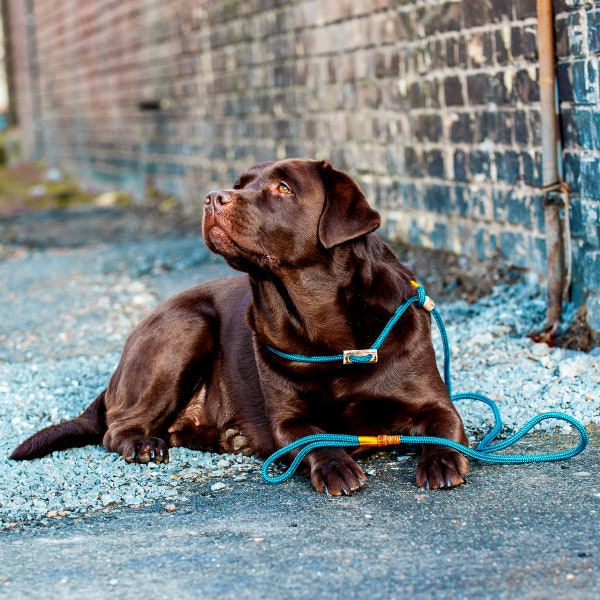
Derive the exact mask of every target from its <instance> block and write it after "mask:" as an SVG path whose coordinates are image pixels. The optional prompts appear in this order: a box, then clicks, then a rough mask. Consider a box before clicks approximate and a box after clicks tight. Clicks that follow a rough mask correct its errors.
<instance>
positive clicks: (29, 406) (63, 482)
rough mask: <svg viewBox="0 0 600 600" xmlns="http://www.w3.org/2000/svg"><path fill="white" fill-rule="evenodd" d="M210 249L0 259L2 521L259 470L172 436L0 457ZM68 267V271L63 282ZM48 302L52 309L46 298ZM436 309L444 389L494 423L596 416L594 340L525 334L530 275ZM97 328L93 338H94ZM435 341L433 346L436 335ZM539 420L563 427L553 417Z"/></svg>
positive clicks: (76, 406) (508, 426)
mask: <svg viewBox="0 0 600 600" xmlns="http://www.w3.org/2000/svg"><path fill="white" fill-rule="evenodd" d="M169 252H171V253H172V254H173V255H179V256H183V258H182V259H181V260H182V261H183V262H182V263H178V262H177V260H176V259H175V258H173V262H172V263H169V264H168V265H167V266H166V267H165V263H164V262H163V263H161V264H157V262H156V261H157V260H159V259H158V258H157V257H158V256H162V257H163V259H162V260H163V261H164V260H165V259H164V257H165V256H169ZM194 253H195V254H194ZM144 257H145V258H144ZM211 260H212V259H209V258H208V257H207V255H206V253H205V250H198V249H197V241H196V240H191V241H189V240H173V239H169V240H154V241H151V242H148V243H147V244H146V246H143V247H142V246H140V245H132V246H128V247H127V248H117V249H115V248H111V247H108V248H106V249H104V250H103V252H102V253H100V254H99V253H98V250H97V249H76V250H70V251H69V253H68V255H66V256H64V257H63V256H62V255H61V251H53V252H46V253H36V252H33V253H31V254H30V255H28V254H27V253H26V254H24V255H19V256H17V255H15V256H13V257H12V258H10V259H9V260H6V261H3V262H2V263H0V271H1V273H0V274H1V275H2V276H3V277H6V279H3V281H7V282H9V283H8V287H7V288H6V289H5V290H4V292H2V298H0V299H1V300H2V305H3V307H4V309H3V310H4V311H5V312H4V314H3V315H2V321H3V323H4V326H3V327H4V329H3V330H1V331H0V347H2V346H3V348H4V350H3V352H2V355H1V356H0V522H1V525H2V527H3V528H11V527H14V526H15V525H16V524H18V523H22V522H27V521H30V522H36V523H41V524H43V523H47V522H49V520H50V519H54V518H60V517H64V518H70V517H71V518H75V517H79V516H82V515H86V514H92V513H96V512H98V511H104V512H109V511H115V510H119V509H120V508H121V507H125V506H128V507H135V506H142V505H148V504H153V503H162V504H163V505H164V506H165V509H166V510H177V507H178V506H179V505H180V504H181V503H185V502H186V500H187V499H188V495H189V494H190V493H191V490H192V489H194V490H195V493H197V490H198V488H199V486H200V487H201V488H202V489H204V490H206V493H208V494H213V493H218V492H219V490H221V489H225V488H226V487H227V485H228V482H231V481H233V480H240V479H243V478H257V479H258V478H259V477H260V476H259V473H258V471H259V468H260V464H259V463H258V461H256V460H255V459H253V458H249V457H243V456H233V455H214V454H208V453H202V452H192V451H188V450H185V449H173V450H172V451H171V462H170V463H169V464H167V465H159V466H157V465H152V464H150V465H128V464H126V463H125V462H124V461H122V460H121V459H120V458H119V457H117V456H116V455H114V454H108V453H106V452H105V451H104V450H103V449H102V448H100V447H86V448H80V449H74V450H69V451H65V452H61V453H56V454H54V455H52V456H49V457H46V458H43V459H40V460H35V461H31V462H13V461H10V460H9V459H8V455H9V453H10V451H11V450H12V449H13V448H14V447H15V446H16V445H17V444H18V443H19V442H20V441H22V440H23V439H24V438H25V437H27V436H29V435H30V434H31V433H33V432H34V431H37V430H38V429H40V428H41V427H44V426H46V425H49V424H51V423H57V422H59V421H61V420H64V419H67V418H71V417H73V416H74V415H76V414H78V413H79V412H80V411H81V410H82V409H83V408H85V407H86V406H87V405H88V404H89V403H90V401H91V400H92V399H93V398H94V397H95V396H96V394H97V393H98V392H99V391H101V390H102V389H103V388H104V386H105V385H106V382H107V380H108V378H109V376H110V374H111V373H112V371H113V369H114V367H115V365H116V364H117V361H118V357H119V354H118V352H119V350H118V348H119V347H120V345H121V344H122V342H123V339H124V337H125V335H126V334H127V332H128V331H129V330H130V328H131V325H132V323H133V322H136V321H138V320H139V319H140V318H141V317H142V316H143V315H144V314H146V313H147V312H148V310H150V308H151V306H153V305H155V304H156V302H158V301H159V300H160V299H162V298H164V297H165V296H168V295H170V294H172V293H174V292H176V291H178V290H179V289H182V288H183V287H189V286H191V285H193V284H194V283H196V282H198V281H201V280H202V279H206V278H212V277H218V276H225V275H229V274H231V273H230V271H228V270H227V269H226V267H225V266H223V265H221V264H219V263H215V262H214V261H212V262H211ZM109 263H110V264H109ZM112 263H114V264H112ZM140 265H142V266H140ZM144 265H145V266H144ZM72 280H75V281H76V285H75V286H74V287H75V289H73V290H72V293H69V289H70V288H69V285H70V284H69V283H68V282H69V281H72ZM61 294H62V295H61ZM28 302H31V304H28ZM19 303H21V304H22V305H21V304H19ZM56 303H60V305H61V306H62V307H63V308H64V310H63V311H59V312H58V313H57V312H56V311H53V310H51V309H50V308H48V307H51V306H56V305H57V304H56ZM40 306H41V307H42V308H41V309H40V308H39V307H40ZM115 306H117V307H118V310H117V309H115ZM44 307H46V308H44ZM124 307H127V310H126V311H125V315H124ZM438 309H439V310H440V312H441V314H442V316H443V318H444V320H445V322H446V325H447V328H448V334H449V337H450V343H451V348H452V373H453V387H454V391H478V392H481V393H484V394H487V395H489V396H490V397H492V398H493V399H495V400H496V401H497V402H498V404H499V407H500V410H501V413H502V415H503V419H504V426H505V430H504V431H505V433H510V432H512V431H514V430H515V429H517V428H519V427H520V426H521V425H523V424H524V423H525V422H526V421H527V420H528V419H529V418H531V417H532V416H534V415H535V414H537V413H538V412H542V411H547V410H559V411H565V412H568V413H570V414H571V415H573V416H575V417H576V418H578V419H579V420H581V421H582V422H583V423H584V424H590V423H600V355H599V353H598V350H597V349H596V351H594V352H592V353H590V354H584V353H581V352H575V351H567V350H562V349H558V348H549V347H547V346H545V345H543V344H542V345H535V344H533V343H532V342H531V341H530V340H529V339H528V338H527V333H528V332H529V331H531V330H533V329H534V328H535V327H538V326H539V325H540V323H543V321H544V311H545V298H544V296H543V294H542V292H541V290H540V289H539V288H538V287H537V286H536V285H534V284H532V283H530V282H527V281H523V282H520V283H518V284H516V285H514V286H511V287H508V286H499V287H497V288H496V289H495V290H494V293H493V294H492V295H490V296H487V297H485V298H483V299H482V300H480V301H479V302H477V303H475V304H471V305H469V304H466V303H464V302H454V303H452V304H447V305H444V304H442V303H439V304H438ZM13 313H14V315H16V316H15V317H14V318H13V317H11V315H12V314H13ZM15 319H16V321H15ZM103 332H104V334H105V335H106V337H107V339H108V340H109V342H107V343H101V342H100V340H101V339H102V334H103ZM90 340H93V342H90ZM435 342H436V344H437V346H438V351H439V346H440V344H439V339H438V337H437V335H436V336H435ZM384 348H385V347H384ZM458 408H459V410H460V412H461V414H462V415H463V417H464V420H465V423H466V426H467V429H468V432H469V434H470V436H471V437H472V438H473V439H475V438H479V437H481V435H482V433H485V432H487V431H488V429H489V427H490V426H491V414H490V411H489V409H488V408H487V407H486V406H485V405H481V404H477V403H474V402H464V403H461V404H460V405H459V407H458ZM539 427H540V428H544V429H546V430H554V429H555V428H557V427H558V429H559V430H560V431H564V432H567V431H568V430H569V429H570V427H568V426H566V427H565V426H562V425H560V423H557V422H548V423H543V424H541V425H540V426H539ZM573 439H574V438H573ZM570 440H571V438H569V439H568V440H567V443H568V442H569V441H570ZM191 486H195V487H194V488H192V487H191Z"/></svg>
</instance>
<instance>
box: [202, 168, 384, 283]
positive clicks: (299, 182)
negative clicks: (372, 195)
mask: <svg viewBox="0 0 600 600" xmlns="http://www.w3.org/2000/svg"><path fill="white" fill-rule="evenodd" d="M379 223H380V219H379V215H378V214H377V212H375V211H374V210H373V209H372V208H371V207H370V206H369V204H368V203H367V201H366V199H365V196H364V194H363V193H362V192H361V190H360V189H359V187H358V185H357V184H356V182H354V181H353V180H352V179H351V178H350V177H349V176H348V175H346V174H345V173H342V172H341V171H337V170H335V169H334V168H333V167H332V166H331V165H330V164H329V163H328V162H326V161H315V160H300V159H288V160H282V161H277V162H268V163H262V164H259V165H255V166H254V167H252V168H251V169H250V170H249V171H247V172H246V173H244V174H243V175H242V176H241V177H240V178H239V179H238V180H237V181H236V182H235V184H234V185H233V188H232V189H229V190H222V191H215V192H210V193H209V194H208V195H207V196H206V199H205V207H204V219H203V224H202V233H203V236H204V240H205V242H206V245H207V246H208V247H209V248H210V250H212V251H213V252H216V253H217V254H220V255H222V256H223V257H224V258H225V259H226V260H227V261H228V262H229V263H230V264H231V265H232V266H233V267H235V268H237V269H241V270H243V271H249V270H253V269H255V268H256V267H259V268H276V267H277V266H279V265H292V266H301V265H303V264H310V263H313V262H315V261H319V260H321V258H322V256H323V252H324V250H331V249H333V248H335V247H337V246H340V245H341V244H345V243H348V242H351V241H352V240H356V239H357V238H359V237H360V236H363V235H366V234H368V233H371V232H372V231H374V230H375V229H377V227H378V226H379Z"/></svg>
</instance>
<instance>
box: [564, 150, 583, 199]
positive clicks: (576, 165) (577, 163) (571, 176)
mask: <svg viewBox="0 0 600 600" xmlns="http://www.w3.org/2000/svg"><path fill="white" fill-rule="evenodd" d="M563 170H564V179H565V181H566V182H567V185H568V186H569V190H570V192H571V193H572V194H579V193H581V157H580V155H579V154H578V153H575V152H565V153H564V155H563Z"/></svg>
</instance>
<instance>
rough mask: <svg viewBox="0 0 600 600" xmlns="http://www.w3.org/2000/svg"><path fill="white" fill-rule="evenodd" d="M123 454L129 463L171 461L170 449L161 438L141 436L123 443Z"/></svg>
mask: <svg viewBox="0 0 600 600" xmlns="http://www.w3.org/2000/svg"><path fill="white" fill-rule="evenodd" d="M120 453H121V456H122V457H123V458H124V459H125V460H126V461H127V462H128V463H142V464H146V463H149V462H155V463H167V462H169V449H168V448H167V444H166V443H165V442H164V441H163V440H161V439H160V438H155V437H141V438H137V439H135V440H128V441H127V442H125V444H123V447H122V449H121V452H120Z"/></svg>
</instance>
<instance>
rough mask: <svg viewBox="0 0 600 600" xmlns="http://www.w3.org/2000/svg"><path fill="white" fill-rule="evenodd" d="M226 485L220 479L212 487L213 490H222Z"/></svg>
mask: <svg viewBox="0 0 600 600" xmlns="http://www.w3.org/2000/svg"><path fill="white" fill-rule="evenodd" d="M226 487H227V486H226V485H225V484H224V483H223V482H221V481H219V482H218V483H213V484H212V485H211V486H210V489H211V491H213V492H220V491H221V490H224V489H225V488H226Z"/></svg>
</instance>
